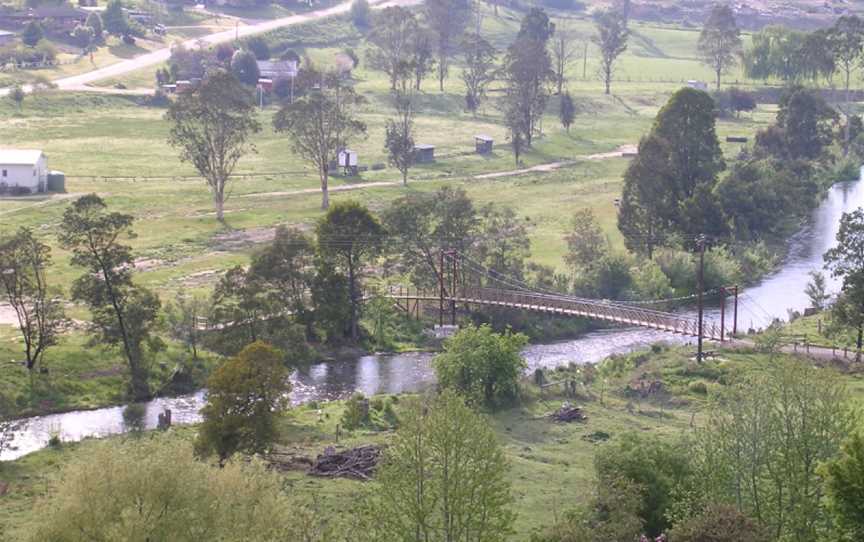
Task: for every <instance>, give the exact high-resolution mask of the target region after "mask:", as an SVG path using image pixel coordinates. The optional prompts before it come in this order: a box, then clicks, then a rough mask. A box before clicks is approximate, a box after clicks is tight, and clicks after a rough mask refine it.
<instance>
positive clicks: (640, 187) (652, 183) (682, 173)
mask: <svg viewBox="0 0 864 542" xmlns="http://www.w3.org/2000/svg"><path fill="white" fill-rule="evenodd" d="M724 167H725V163H724V161H723V153H722V151H721V150H720V143H719V141H718V140H717V133H716V131H715V119H714V101H713V100H712V99H711V97H710V96H709V95H708V94H706V93H705V92H702V91H699V90H695V89H691V88H685V89H681V90H679V91H678V92H676V93H675V94H674V95H673V96H672V98H671V99H670V100H669V102H668V103H667V104H666V105H665V106H664V107H663V109H661V110H660V112H659V113H658V114H657V118H656V120H655V121H654V126H653V128H652V129H651V132H650V134H649V135H648V136H646V137H645V138H643V139H642V141H641V142H640V143H639V155H638V156H637V157H636V158H635V159H634V160H633V161H632V162H631V163H630V165H629V167H628V168H627V172H626V173H625V175H624V189H623V192H622V198H621V208H620V211H619V214H618V227H619V229H620V230H621V233H622V234H623V235H624V236H625V241H626V243H627V246H628V247H630V248H631V249H633V248H640V249H641V247H644V248H645V249H647V250H646V252H647V253H648V254H649V255H651V254H652V252H653V247H654V246H656V244H657V243H658V242H659V241H660V240H662V239H664V238H665V237H666V236H668V235H669V234H670V233H679V234H683V235H687V236H689V235H695V234H699V233H706V232H705V229H706V226H711V228H712V229H718V228H720V227H722V226H725V224H724V223H723V221H722V219H721V218H722V217H717V215H718V214H721V215H722V213H721V211H720V210H719V209H718V206H719V204H718V202H717V201H716V197H715V196H714V194H713V193H712V189H713V187H714V185H715V183H716V180H717V175H718V173H720V171H722V170H723V169H724ZM706 218H707V219H713V221H711V222H707V221H706Z"/></svg>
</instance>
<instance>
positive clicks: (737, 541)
mask: <svg viewBox="0 0 864 542" xmlns="http://www.w3.org/2000/svg"><path fill="white" fill-rule="evenodd" d="M669 540H670V542H768V541H769V540H771V538H770V537H768V536H767V535H766V533H765V532H764V530H763V529H762V528H761V527H760V526H759V525H758V524H757V523H756V522H755V521H753V520H752V519H750V518H749V517H747V516H746V515H744V514H742V513H741V512H739V511H738V510H736V509H735V508H734V507H732V506H727V505H711V506H709V507H708V508H706V509H705V510H704V511H703V512H702V513H700V514H699V515H698V516H695V517H692V518H690V519H688V520H686V521H682V522H680V523H679V524H677V525H675V528H674V529H673V530H672V532H670V533H669Z"/></svg>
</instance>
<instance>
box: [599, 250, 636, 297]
mask: <svg viewBox="0 0 864 542" xmlns="http://www.w3.org/2000/svg"><path fill="white" fill-rule="evenodd" d="M632 263H633V262H632V260H631V259H630V257H629V256H627V255H626V254H609V255H607V256H604V257H603V258H602V259H601V260H600V262H599V263H598V264H597V266H596V267H594V268H593V270H592V274H591V276H592V277H593V278H594V285H595V287H596V289H597V295H599V296H600V297H602V298H604V299H621V297H622V294H623V293H624V292H625V291H627V290H630V288H631V287H632V285H633V277H632V276H631V275H630V266H631V265H632Z"/></svg>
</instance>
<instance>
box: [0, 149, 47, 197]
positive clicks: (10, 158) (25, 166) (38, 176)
mask: <svg viewBox="0 0 864 542" xmlns="http://www.w3.org/2000/svg"><path fill="white" fill-rule="evenodd" d="M47 184H48V160H47V159H46V158H45V153H43V152H42V151H40V150H33V149H0V193H4V192H5V193H25V192H28V193H33V192H44V191H45V190H46V188H47Z"/></svg>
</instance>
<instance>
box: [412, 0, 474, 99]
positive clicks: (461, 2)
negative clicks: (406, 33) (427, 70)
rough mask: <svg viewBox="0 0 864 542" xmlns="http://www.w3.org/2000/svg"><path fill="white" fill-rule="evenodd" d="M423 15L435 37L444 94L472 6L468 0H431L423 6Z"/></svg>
mask: <svg viewBox="0 0 864 542" xmlns="http://www.w3.org/2000/svg"><path fill="white" fill-rule="evenodd" d="M423 13H424V15H425V16H426V23H427V24H428V25H429V28H430V29H431V30H432V33H433V34H434V36H435V46H434V49H435V56H436V61H437V64H438V87H439V90H441V92H444V80H445V79H446V78H447V74H448V72H449V70H450V59H451V58H452V57H453V56H454V55H455V53H456V47H457V45H458V43H459V37H460V36H461V35H462V33H463V32H464V30H465V27H466V26H467V24H468V21H469V20H470V13H471V5H470V3H469V2H468V0H429V1H428V2H424V4H423Z"/></svg>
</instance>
